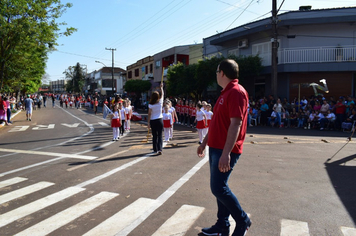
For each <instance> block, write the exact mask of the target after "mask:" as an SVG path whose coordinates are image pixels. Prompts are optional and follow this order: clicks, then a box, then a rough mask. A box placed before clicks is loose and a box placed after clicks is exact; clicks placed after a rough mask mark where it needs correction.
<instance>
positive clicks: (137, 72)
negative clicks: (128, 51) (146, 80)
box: [135, 69, 140, 77]
mask: <svg viewBox="0 0 356 236" xmlns="http://www.w3.org/2000/svg"><path fill="white" fill-rule="evenodd" d="M139 74H140V71H139V69H135V77H138V76H139Z"/></svg>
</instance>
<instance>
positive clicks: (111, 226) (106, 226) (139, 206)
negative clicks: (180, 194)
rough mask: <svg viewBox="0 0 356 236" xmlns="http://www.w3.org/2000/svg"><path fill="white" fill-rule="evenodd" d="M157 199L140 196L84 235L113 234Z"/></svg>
mask: <svg viewBox="0 0 356 236" xmlns="http://www.w3.org/2000/svg"><path fill="white" fill-rule="evenodd" d="M155 203H156V200H152V199H148V198H139V199H137V200H136V201H135V202H133V203H132V204H130V205H129V206H127V207H125V208H124V209H122V210H121V211H119V212H118V213H116V214H115V215H113V216H112V217H110V218H109V219H107V220H105V221H104V222H103V223H101V224H99V225H98V226H96V227H95V228H93V229H92V230H90V231H89V232H87V233H86V234H84V235H83V236H97V235H101V236H113V235H117V234H118V233H119V232H120V231H121V230H122V229H124V228H126V227H127V226H128V225H130V224H131V223H132V222H133V221H135V220H136V219H138V218H139V217H140V216H141V215H142V214H143V213H144V212H145V211H147V210H149V209H150V208H151V207H152V206H154V204H155Z"/></svg>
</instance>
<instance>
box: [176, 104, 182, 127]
mask: <svg viewBox="0 0 356 236" xmlns="http://www.w3.org/2000/svg"><path fill="white" fill-rule="evenodd" d="M180 101H181V100H180V99H179V100H178V101H177V104H176V107H175V109H176V112H177V123H178V124H180V122H179V119H178V117H179V118H180V111H181V105H180Z"/></svg>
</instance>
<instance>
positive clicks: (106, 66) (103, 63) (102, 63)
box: [95, 61, 107, 67]
mask: <svg viewBox="0 0 356 236" xmlns="http://www.w3.org/2000/svg"><path fill="white" fill-rule="evenodd" d="M95 62H96V63H101V64H103V65H104V66H105V67H107V66H106V65H105V64H104V63H102V62H101V61H95Z"/></svg>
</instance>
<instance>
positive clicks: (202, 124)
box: [195, 102, 208, 144]
mask: <svg viewBox="0 0 356 236" xmlns="http://www.w3.org/2000/svg"><path fill="white" fill-rule="evenodd" d="M202 108H203V104H201V103H200V102H198V104H197V114H196V118H195V121H196V123H197V129H198V134H199V144H201V143H202V142H203V139H204V137H205V136H204V130H205V128H206V126H207V125H208V123H207V120H206V115H205V112H204V111H202V110H201V109H202Z"/></svg>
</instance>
